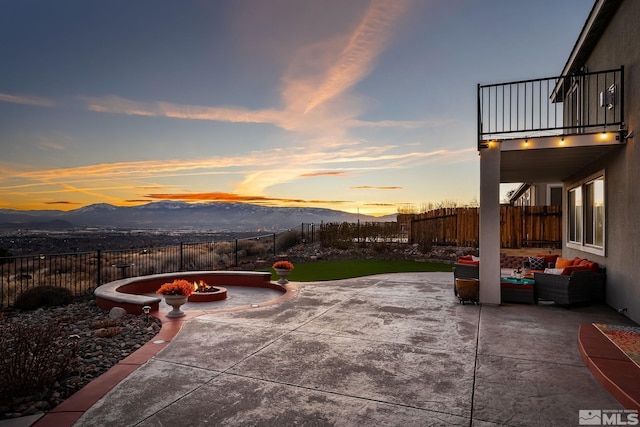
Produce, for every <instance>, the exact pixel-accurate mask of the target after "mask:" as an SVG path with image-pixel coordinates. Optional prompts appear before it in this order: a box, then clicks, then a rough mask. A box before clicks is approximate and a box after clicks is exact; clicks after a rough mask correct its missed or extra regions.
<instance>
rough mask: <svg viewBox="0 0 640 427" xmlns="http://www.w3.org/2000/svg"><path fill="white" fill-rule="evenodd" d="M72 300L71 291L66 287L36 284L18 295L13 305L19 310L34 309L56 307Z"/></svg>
mask: <svg viewBox="0 0 640 427" xmlns="http://www.w3.org/2000/svg"><path fill="white" fill-rule="evenodd" d="M72 302H73V293H72V292H71V291H70V290H69V289H66V288H55V287H53V286H36V287H35V288H31V289H28V290H26V291H24V292H23V293H21V294H20V295H18V298H16V302H15V307H16V308H17V309H20V310H35V309H37V308H40V307H56V306H60V305H67V304H71V303H72Z"/></svg>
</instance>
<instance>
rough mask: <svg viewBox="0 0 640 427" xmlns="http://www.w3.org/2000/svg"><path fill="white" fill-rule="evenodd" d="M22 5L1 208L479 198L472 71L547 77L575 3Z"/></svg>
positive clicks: (6, 75) (268, 0) (557, 62)
mask: <svg viewBox="0 0 640 427" xmlns="http://www.w3.org/2000/svg"><path fill="white" fill-rule="evenodd" d="M35 3H36V4H35V6H37V7H34V3H32V2H30V3H28V4H27V3H25V2H22V1H20V0H8V1H7V2H5V4H4V6H5V13H4V14H3V15H2V16H0V23H1V24H2V25H0V39H1V40H2V41H3V42H4V43H0V55H1V56H2V58H3V63H4V64H7V66H5V67H2V68H1V69H0V129H2V131H1V132H0V138H1V144H0V147H2V158H1V159H0V208H4V209H14V210H63V211H65V210H66V211H69V210H74V209H78V208H81V207H84V206H88V205H91V204H97V203H109V204H112V205H115V206H136V205H141V204H146V203H151V202H157V201H161V200H169V201H182V202H187V203H193V202H199V203H219V202H229V203H231V202H240V203H250V204H258V205H262V206H273V207H309V208H313V207H318V208H327V209H333V210H340V211H343V212H348V213H354V214H355V213H360V214H363V215H372V216H384V215H392V214H396V213H398V211H399V210H400V209H402V208H404V207H407V206H414V207H419V206H421V205H424V204H427V203H434V202H436V203H437V202H439V201H442V200H450V201H454V202H456V203H457V204H459V205H461V206H462V205H466V204H469V203H471V202H473V201H474V200H476V201H477V200H478V198H479V161H478V153H477V147H476V130H477V124H476V107H477V99H476V88H477V84H478V83H493V82H504V81H513V80H521V79H525V78H535V77H539V76H547V75H557V74H559V73H560V72H561V70H562V67H563V65H564V64H565V62H566V58H567V57H568V55H569V54H570V52H571V49H572V47H573V45H574V43H575V40H576V38H577V37H578V35H579V33H580V30H581V29H582V26H583V24H584V22H585V20H586V17H587V16H588V14H589V11H590V10H591V7H592V5H593V2H589V1H587V2H585V1H584V0H540V1H537V2H513V1H511V0H487V1H484V2H469V1H467V0H454V1H451V0H449V1H444V0H432V1H429V2H422V1H417V0H398V1H394V2H388V1H385V0H353V1H350V2H342V1H339V0H322V1H320V0H315V1H308V2H298V1H295V0H283V1H278V2H275V1H272V0H238V1H220V2H198V1H193V0H188V1H185V2H180V3H175V2H170V1H166V0H160V1H157V2H154V3H153V7H151V8H150V7H148V4H146V3H143V2H134V3H131V2H128V1H123V0H114V1H109V2H101V1H98V2H92V3H84V2H79V1H70V2H65V3H62V4H53V3H50V2H45V1H42V0H37V1H36V2H35ZM518 16H520V17H524V16H526V18H527V19H514V17H518ZM505 191H506V190H505Z"/></svg>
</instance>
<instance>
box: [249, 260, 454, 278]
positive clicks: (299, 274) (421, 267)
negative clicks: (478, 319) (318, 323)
mask: <svg viewBox="0 0 640 427" xmlns="http://www.w3.org/2000/svg"><path fill="white" fill-rule="evenodd" d="M451 267H452V266H451V265H450V264H443V263H434V262H420V261H392V260H378V259H362V260H342V261H317V262H309V263H301V264H295V267H294V269H293V270H292V271H291V274H289V276H288V277H287V279H289V280H291V281H293V282H315V281H322V280H339V279H350V278H352V277H363V276H371V275H373V274H383V273H405V272H434V271H445V272H450V271H451ZM260 271H271V272H272V279H273V280H278V276H277V275H276V274H275V272H273V270H269V269H262V270H260Z"/></svg>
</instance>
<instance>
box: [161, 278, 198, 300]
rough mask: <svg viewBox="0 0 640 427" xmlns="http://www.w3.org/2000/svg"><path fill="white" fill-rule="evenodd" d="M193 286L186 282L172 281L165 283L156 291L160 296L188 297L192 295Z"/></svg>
mask: <svg viewBox="0 0 640 427" xmlns="http://www.w3.org/2000/svg"><path fill="white" fill-rule="evenodd" d="M193 291H194V286H193V283H190V282H187V281H186V280H177V279H176V280H174V281H173V282H171V283H165V284H164V285H162V286H160V289H158V290H157V291H156V293H157V294H161V295H185V296H189V295H191V294H192V293H193Z"/></svg>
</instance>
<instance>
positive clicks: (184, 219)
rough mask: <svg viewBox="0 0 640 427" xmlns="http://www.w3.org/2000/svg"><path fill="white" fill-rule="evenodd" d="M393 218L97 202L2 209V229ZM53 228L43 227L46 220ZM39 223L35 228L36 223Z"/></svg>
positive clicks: (273, 226) (235, 226)
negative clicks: (61, 207) (72, 207)
mask: <svg viewBox="0 0 640 427" xmlns="http://www.w3.org/2000/svg"><path fill="white" fill-rule="evenodd" d="M358 220H360V221H361V222H384V221H395V220H396V216H395V215H388V216H385V217H373V216H368V215H357V214H352V213H348V212H342V211H337V210H333V209H322V208H280V207H269V206H260V205H252V204H248V203H184V202H172V201H161V202H153V203H148V204H146V205H140V206H133V207H121V206H113V205H110V204H107V203H98V204H94V205H89V206H85V207H82V208H80V209H75V210H72V211H57V210H46V211H36V210H32V211H17V210H11V209H0V227H2V228H45V229H47V228H61V227H64V225H65V224H66V225H68V227H110V228H143V229H145V228H146V229H152V228H155V229H189V228H194V229H206V230H213V231H253V230H257V229H266V230H281V229H287V228H292V227H296V226H298V225H300V224H301V223H316V224H319V223H320V222H356V221H358ZM48 223H49V224H50V225H51V227H47V224H48ZM34 225H37V226H38V227H35V226H34Z"/></svg>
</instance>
